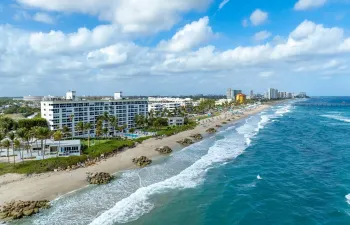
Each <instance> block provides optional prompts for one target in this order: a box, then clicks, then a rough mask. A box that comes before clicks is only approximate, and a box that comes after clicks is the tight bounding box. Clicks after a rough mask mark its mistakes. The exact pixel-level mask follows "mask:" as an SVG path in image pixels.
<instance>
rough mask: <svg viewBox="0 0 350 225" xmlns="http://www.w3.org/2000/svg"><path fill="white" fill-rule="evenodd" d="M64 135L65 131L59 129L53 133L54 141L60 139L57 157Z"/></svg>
mask: <svg viewBox="0 0 350 225" xmlns="http://www.w3.org/2000/svg"><path fill="white" fill-rule="evenodd" d="M62 137H63V132H62V131H60V130H58V131H56V132H55V133H54V134H53V139H54V141H58V149H57V155H56V156H57V157H58V152H59V150H60V149H61V140H62Z"/></svg>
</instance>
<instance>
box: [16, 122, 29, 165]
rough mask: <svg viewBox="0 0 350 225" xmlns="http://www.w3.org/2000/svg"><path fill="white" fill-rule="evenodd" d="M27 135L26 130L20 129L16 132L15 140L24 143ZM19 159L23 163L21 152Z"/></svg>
mask: <svg viewBox="0 0 350 225" xmlns="http://www.w3.org/2000/svg"><path fill="white" fill-rule="evenodd" d="M27 133H28V130H27V129H26V128H20V129H18V130H17V131H16V135H17V138H19V139H20V140H22V141H23V142H24V141H26V136H27ZM20 157H21V159H22V161H23V152H22V154H21V152H20Z"/></svg>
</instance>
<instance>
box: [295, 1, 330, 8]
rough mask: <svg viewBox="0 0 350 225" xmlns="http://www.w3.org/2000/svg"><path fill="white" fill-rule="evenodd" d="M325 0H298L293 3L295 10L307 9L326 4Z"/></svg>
mask: <svg viewBox="0 0 350 225" xmlns="http://www.w3.org/2000/svg"><path fill="white" fill-rule="evenodd" d="M326 2H327V0H299V1H298V2H297V3H296V4H295V5H294V9H295V10H308V9H311V8H318V7H321V6H323V5H324V4H326Z"/></svg>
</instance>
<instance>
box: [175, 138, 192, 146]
mask: <svg viewBox="0 0 350 225" xmlns="http://www.w3.org/2000/svg"><path fill="white" fill-rule="evenodd" d="M177 143H179V144H182V145H191V144H193V140H192V139H189V138H184V139H181V140H179V141H177Z"/></svg>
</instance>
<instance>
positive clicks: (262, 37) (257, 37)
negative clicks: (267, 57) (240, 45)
mask: <svg viewBox="0 0 350 225" xmlns="http://www.w3.org/2000/svg"><path fill="white" fill-rule="evenodd" d="M271 35H272V34H271V33H270V32H268V31H266V30H263V31H260V32H258V33H256V34H255V35H254V39H255V40H256V41H264V40H266V39H268V38H269V37H271Z"/></svg>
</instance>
